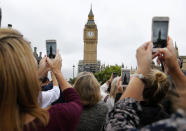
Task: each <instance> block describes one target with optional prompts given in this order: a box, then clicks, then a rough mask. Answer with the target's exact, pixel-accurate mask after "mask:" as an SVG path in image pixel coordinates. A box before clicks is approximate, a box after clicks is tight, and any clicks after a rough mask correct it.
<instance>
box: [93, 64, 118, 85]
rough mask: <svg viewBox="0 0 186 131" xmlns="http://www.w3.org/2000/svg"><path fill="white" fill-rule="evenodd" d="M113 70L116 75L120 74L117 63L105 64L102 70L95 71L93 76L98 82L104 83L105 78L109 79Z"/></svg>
mask: <svg viewBox="0 0 186 131" xmlns="http://www.w3.org/2000/svg"><path fill="white" fill-rule="evenodd" d="M113 72H116V73H117V76H120V75H121V66H118V65H111V66H106V67H105V69H104V70H102V71H100V72H98V73H95V74H94V75H95V77H96V78H97V80H98V81H99V82H100V84H104V83H105V82H106V81H107V80H109V79H110V76H111V74H112V73H113Z"/></svg>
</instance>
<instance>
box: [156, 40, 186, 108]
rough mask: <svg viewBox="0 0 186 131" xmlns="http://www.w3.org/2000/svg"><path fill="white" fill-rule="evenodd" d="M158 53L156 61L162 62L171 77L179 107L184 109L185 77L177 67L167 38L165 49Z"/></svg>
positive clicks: (171, 42)
mask: <svg viewBox="0 0 186 131" xmlns="http://www.w3.org/2000/svg"><path fill="white" fill-rule="evenodd" d="M159 52H160V53H161V55H160V56H159V57H158V59H159V60H161V61H162V62H163V64H164V67H165V71H166V72H167V73H168V74H169V75H170V76H171V78H172V80H173V82H174V84H175V87H176V90H177V91H178V93H179V96H180V97H179V99H180V100H179V104H180V107H182V108H183V107H184V108H186V107H185V99H186V77H185V75H184V74H183V72H182V71H181V69H180V67H179V64H178V61H177V57H176V52H175V48H174V46H173V41H172V40H171V39H170V38H169V40H168V43H167V48H163V49H159Z"/></svg>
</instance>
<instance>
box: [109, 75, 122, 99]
mask: <svg viewBox="0 0 186 131" xmlns="http://www.w3.org/2000/svg"><path fill="white" fill-rule="evenodd" d="M119 79H120V78H119V77H116V78H114V80H113V81H112V83H111V89H110V96H111V97H113V98H114V99H115V98H116V94H117V92H118V81H119Z"/></svg>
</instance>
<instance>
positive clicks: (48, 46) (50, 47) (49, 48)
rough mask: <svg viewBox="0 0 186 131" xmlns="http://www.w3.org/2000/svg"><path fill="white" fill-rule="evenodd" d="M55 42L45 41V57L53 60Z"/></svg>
mask: <svg viewBox="0 0 186 131" xmlns="http://www.w3.org/2000/svg"><path fill="white" fill-rule="evenodd" d="M56 48H57V47H56V40H46V50H47V57H49V58H51V59H54V58H55V57H56Z"/></svg>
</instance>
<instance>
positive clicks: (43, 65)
mask: <svg viewBox="0 0 186 131" xmlns="http://www.w3.org/2000/svg"><path fill="white" fill-rule="evenodd" d="M48 71H49V68H48V67H47V66H46V56H44V57H43V58H42V59H41V61H40V63H39V67H38V76H39V79H42V78H43V77H45V76H46V75H47V73H48Z"/></svg>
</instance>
